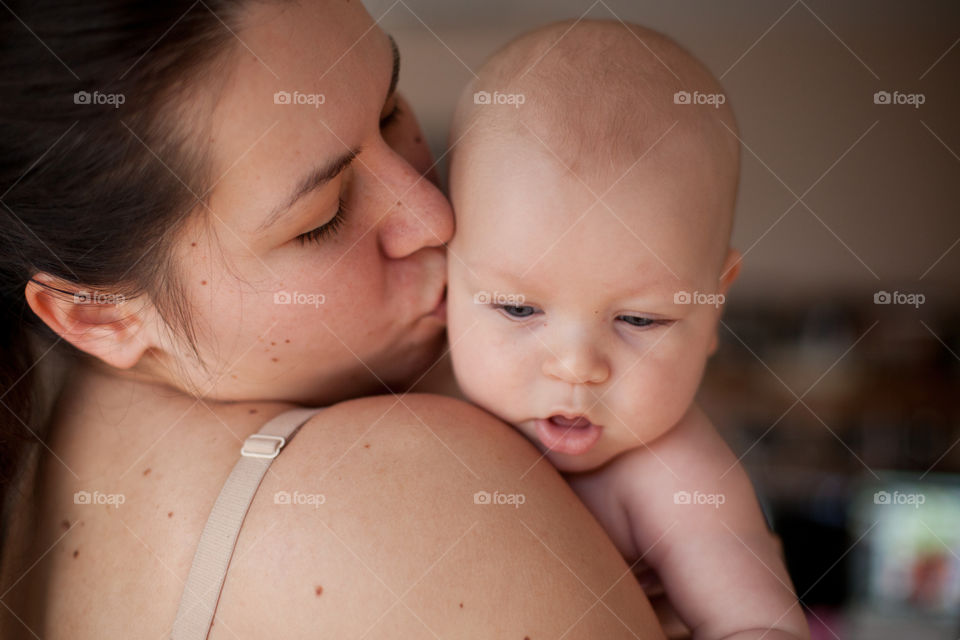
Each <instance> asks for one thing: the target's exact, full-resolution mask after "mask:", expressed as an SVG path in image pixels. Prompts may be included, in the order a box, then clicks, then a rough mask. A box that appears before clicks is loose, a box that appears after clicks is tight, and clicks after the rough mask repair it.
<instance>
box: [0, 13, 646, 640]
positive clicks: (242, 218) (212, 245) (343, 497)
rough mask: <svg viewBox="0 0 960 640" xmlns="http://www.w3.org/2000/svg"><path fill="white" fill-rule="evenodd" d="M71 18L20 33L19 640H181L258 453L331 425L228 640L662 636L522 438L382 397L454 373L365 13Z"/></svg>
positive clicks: (283, 511)
mask: <svg viewBox="0 0 960 640" xmlns="http://www.w3.org/2000/svg"><path fill="white" fill-rule="evenodd" d="M64 4H65V6H55V3H53V2H44V3H24V4H23V6H11V10H10V11H8V14H7V15H6V16H5V17H4V18H3V23H2V33H0V42H2V45H0V46H2V47H3V53H2V55H0V68H2V82H3V87H4V88H3V92H4V94H3V100H2V106H0V110H2V111H0V127H2V131H0V140H2V142H0V144H2V145H3V151H2V153H0V163H2V164H0V167H2V169H0V179H2V182H0V191H2V192H3V196H2V202H3V209H2V211H3V218H2V220H3V222H2V224H3V228H2V233H0V236H2V237H0V242H2V251H0V255H2V263H0V280H2V296H3V301H2V305H0V306H2V307H3V327H2V331H0V335H2V339H3V347H2V348H3V372H2V374H0V375H2V379H3V394H4V395H3V397H2V402H3V404H4V406H5V407H6V409H4V410H3V411H4V417H3V425H4V426H3V429H4V431H3V437H2V451H0V456H2V457H0V467H2V470H3V473H4V484H3V487H4V493H5V495H4V498H5V504H6V509H5V518H4V528H5V536H4V544H3V555H2V561H3V565H2V583H0V590H2V598H0V602H2V604H3V605H4V607H3V608H2V609H0V613H2V615H3V617H2V619H0V620H2V625H3V626H2V629H0V635H2V637H4V638H14V637H44V638H58V637H64V636H67V635H69V636H70V637H71V638H87V637H90V638H104V637H107V638H112V637H147V638H149V637H156V638H160V637H164V636H165V635H168V634H169V633H170V629H171V627H172V624H173V620H174V617H175V615H176V613H177V606H178V603H179V602H180V599H181V596H182V595H183V592H184V582H185V580H186V579H187V576H188V573H189V571H190V567H191V563H192V561H193V557H194V552H195V551H196V549H197V545H198V540H199V539H200V537H201V532H202V530H203V528H204V523H205V522H206V521H207V517H208V515H209V514H210V512H211V507H212V506H213V504H214V501H215V499H216V497H217V495H218V493H219V492H220V490H221V488H222V486H223V485H224V482H225V480H226V478H227V476H228V474H229V473H230V470H231V468H232V467H233V465H234V464H235V463H236V461H237V459H238V457H239V451H240V448H241V444H242V443H243V442H244V440H245V439H246V438H247V437H248V436H249V435H251V434H254V433H256V432H257V431H258V429H260V428H261V426H262V425H263V424H264V423H265V422H267V421H268V420H270V419H271V418H273V417H275V416H277V415H279V414H282V413H284V412H286V411H287V410H289V409H291V408H292V407H294V406H296V405H306V406H316V407H321V406H328V408H326V409H323V410H321V411H320V412H319V413H317V414H316V415H315V416H314V417H313V418H311V419H310V420H309V421H307V422H306V424H305V425H304V426H303V427H302V428H301V429H300V431H299V433H298V435H296V438H295V439H292V440H291V441H290V442H289V444H287V446H286V447H285V448H284V449H283V452H282V454H281V455H279V456H278V457H277V458H276V459H275V460H274V461H273V463H272V466H271V467H270V470H269V472H268V473H267V475H266V476H265V477H264V479H263V482H262V484H261V485H260V487H259V490H258V491H257V493H256V495H255V497H254V499H253V503H252V505H251V506H250V509H249V511H248V512H247V514H246V519H245V520H244V522H243V526H242V529H241V530H240V532H239V538H238V540H237V542H236V548H235V549H234V550H233V554H232V558H231V560H230V564H229V572H228V573H227V575H226V579H225V582H224V584H223V589H222V592H221V594H220V597H219V602H218V603H217V608H216V619H215V621H214V623H213V626H212V628H211V629H210V633H209V637H211V638H235V637H281V638H296V637H316V636H317V635H318V634H322V635H323V637H360V636H361V635H364V634H368V635H369V636H371V637H385V636H388V635H389V636H390V637H401V638H409V637H422V636H429V635H431V634H432V635H436V636H440V637H443V636H448V635H457V636H458V637H484V638H489V637H510V638H523V637H525V636H529V637H531V638H539V637H546V636H552V637H560V636H561V635H564V634H566V635H565V636H564V637H570V638H577V637H582V638H596V637H642V638H658V637H662V635H661V631H660V629H659V626H658V625H657V623H656V618H655V616H654V614H653V611H652V610H651V608H650V606H649V604H648V602H647V600H646V599H645V597H644V596H643V593H642V591H641V589H640V588H639V586H638V585H637V584H636V582H635V581H634V580H633V579H632V578H631V577H630V576H628V575H626V574H628V573H629V570H628V568H627V567H626V565H625V564H624V563H623V561H622V560H621V559H620V558H619V556H618V554H617V552H616V550H615V549H614V547H613V545H612V544H611V543H610V541H609V540H608V539H606V537H605V535H604V534H603V531H602V530H601V528H600V527H599V526H598V525H597V523H596V522H595V521H594V520H593V519H592V518H591V517H590V516H589V515H588V513H587V511H586V510H585V509H584V507H583V506H582V505H581V504H580V503H579V502H578V501H577V500H576V499H575V497H574V495H573V494H572V492H571V491H570V490H569V489H568V488H567V487H566V486H565V485H564V484H563V482H562V481H561V479H560V477H559V475H558V474H557V473H556V472H555V471H554V470H553V469H552V468H550V467H549V466H548V465H545V464H542V463H540V464H537V461H538V458H539V456H538V455H537V452H536V451H535V450H534V449H533V447H531V446H529V445H526V444H524V441H523V440H522V438H521V437H520V436H519V435H517V434H516V433H514V432H513V431H512V430H510V429H509V428H507V427H506V426H505V425H503V424H502V423H500V422H498V421H495V420H494V419H492V418H491V417H489V416H488V415H486V414H484V413H482V412H480V411H478V410H476V409H474V408H472V407H470V406H468V405H466V404H463V403H460V402H458V401H455V400H452V399H447V398H442V397H439V396H423V395H411V396H404V397H397V396H381V397H366V398H364V397H363V396H367V395H369V394H374V393H382V392H384V391H386V390H393V389H396V390H402V389H404V388H407V387H408V386H410V385H411V384H412V383H414V382H415V381H416V380H417V379H418V378H419V377H420V376H421V375H422V374H423V373H424V372H426V371H427V369H428V368H429V366H430V363H431V362H433V361H435V360H436V358H437V356H438V355H439V353H440V351H441V348H442V343H443V327H444V317H443V302H442V301H443V292H444V259H445V258H444V251H443V244H444V243H445V242H446V241H447V240H448V239H449V238H450V236H451V234H452V232H453V220H452V215H451V212H450V209H449V207H448V204H447V202H446V201H445V199H444V197H443V196H442V195H441V193H440V192H439V191H438V190H437V189H436V187H435V186H434V185H433V184H431V183H430V181H429V180H425V179H423V177H422V176H423V175H424V174H428V172H429V169H430V166H431V158H430V154H429V152H428V150H427V147H426V146H425V144H424V142H423V140H422V138H421V135H420V132H419V130H418V127H417V125H416V123H415V121H414V119H413V118H412V115H411V114H410V112H409V108H408V106H407V104H406V103H405V102H404V101H403V99H402V98H401V97H399V96H398V95H397V94H396V93H395V92H394V86H395V82H396V74H397V61H396V59H395V55H396V52H395V47H393V46H392V41H391V40H390V39H389V38H388V37H387V36H386V35H385V34H384V33H383V32H382V31H381V30H379V29H378V28H377V26H376V24H375V23H374V22H373V20H372V19H371V17H370V16H369V15H368V14H367V13H366V12H365V10H364V9H363V7H362V6H361V4H360V2H350V1H349V0H347V1H346V2H320V1H317V2H304V3H302V4H294V3H286V2H246V3H238V2H212V1H209V2H204V3H199V4H193V5H191V4H189V3H147V2H143V3H133V2H121V1H119V0H114V1H107V0H100V1H87V2H83V3H76V6H69V5H67V3H64ZM28 5H29V6H28ZM27 307H29V309H27ZM34 362H37V364H35V365H34ZM351 398H354V399H353V400H350V401H346V402H344V400H348V399H351ZM336 403H339V404H336ZM330 405H332V406H330ZM40 425H45V426H44V427H43V428H40ZM478 491H487V492H490V493H493V492H494V491H498V492H500V493H501V494H508V495H510V496H514V499H513V503H514V504H513V505H510V506H505V505H493V504H486V505H484V504H479V505H478V504H475V500H474V494H475V493H476V492H478ZM516 495H522V496H523V504H522V506H520V505H516V503H517V502H519V499H517V498H516V497H515V496H516ZM283 496H285V498H282V497H283ZM291 496H292V499H291ZM559 523H564V526H563V527H560V526H558V525H559Z"/></svg>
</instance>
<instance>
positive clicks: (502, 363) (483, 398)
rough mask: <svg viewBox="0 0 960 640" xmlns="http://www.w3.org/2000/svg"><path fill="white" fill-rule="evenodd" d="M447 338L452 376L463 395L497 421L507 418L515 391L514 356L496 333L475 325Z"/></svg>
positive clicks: (480, 325)
mask: <svg viewBox="0 0 960 640" xmlns="http://www.w3.org/2000/svg"><path fill="white" fill-rule="evenodd" d="M459 338H460V340H459V342H457V343H456V344H455V345H454V344H453V340H454V339H455V337H454V336H453V335H452V334H451V336H450V339H451V345H452V347H451V354H452V357H453V367H454V373H455V374H456V376H457V382H458V383H459V385H460V388H461V389H462V390H463V392H464V394H466V396H467V397H468V398H469V399H470V400H471V401H473V402H475V403H476V404H478V405H480V406H482V407H483V408H485V409H486V410H487V411H490V412H491V413H494V414H496V415H498V416H500V417H501V418H504V419H509V418H510V416H511V413H512V411H511V406H510V405H511V404H512V402H511V395H512V394H513V393H514V392H515V390H516V387H517V380H516V378H517V374H518V369H517V367H516V354H515V353H514V350H512V349H511V348H510V345H509V344H508V343H507V342H506V341H505V340H503V338H502V336H500V335H498V333H497V332H496V331H493V330H491V329H490V328H489V327H487V326H485V325H484V323H483V322H479V323H476V324H474V325H473V326H472V328H470V329H469V330H465V331H464V333H463V334H461V335H460V336H459Z"/></svg>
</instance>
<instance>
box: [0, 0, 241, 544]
mask: <svg viewBox="0 0 960 640" xmlns="http://www.w3.org/2000/svg"><path fill="white" fill-rule="evenodd" d="M242 4H245V3H242V2H239V1H234V2H224V1H216V0H206V1H205V2H201V3H190V2H185V1H183V2H179V1H175V0H168V1H164V2H156V1H152V0H141V1H129V0H127V1H124V0H83V1H81V2H77V1H72V2H65V1H56V0H30V1H26V2H10V3H9V10H3V11H0V505H2V506H3V519H2V530H0V543H2V539H3V534H4V533H5V531H6V527H7V523H8V520H9V518H8V517H7V516H8V515H9V514H8V513H7V505H8V502H10V500H9V499H8V498H9V495H8V494H9V493H10V487H11V485H12V484H13V483H14V482H15V481H16V479H17V477H18V475H19V474H20V473H21V472H22V470H23V467H24V463H25V460H26V459H27V458H28V456H29V455H30V454H31V451H32V450H35V449H36V447H37V445H38V444H39V442H40V441H41V440H42V439H43V438H44V433H45V425H44V424H42V422H43V419H42V416H43V415H44V413H45V411H44V408H43V407H41V406H38V404H39V403H38V397H39V396H38V393H37V384H38V380H37V377H36V372H37V369H36V368H35V364H36V363H37V359H38V357H40V356H41V353H42V352H41V351H40V350H39V349H37V348H35V345H37V344H43V343H44V342H45V341H46V342H47V343H49V344H53V343H54V342H56V341H57V336H55V335H54V334H53V331H51V330H50V329H49V328H48V327H47V326H46V325H45V324H44V323H43V322H42V321H40V320H39V318H37V317H36V316H35V315H34V314H33V312H32V311H31V310H30V309H29V307H28V306H27V305H26V301H25V296H24V289H25V287H26V285H27V282H28V281H29V280H30V279H31V278H32V277H33V276H35V275H36V274H37V273H38V272H45V273H47V274H50V275H52V276H54V277H56V278H58V279H61V280H62V281H64V282H66V283H70V286H65V287H60V291H53V290H51V294H53V295H68V296H69V295H72V294H73V293H77V292H79V291H83V290H86V291H95V292H108V293H112V294H119V295H123V296H124V297H125V298H131V297H134V296H139V295H144V294H146V296H148V297H149V299H150V301H151V302H152V303H153V304H154V305H155V307H156V308H157V310H158V312H159V314H160V316H161V317H162V318H163V319H164V321H165V322H166V324H167V325H168V326H169V327H171V329H172V330H173V331H175V332H176V333H178V334H179V335H180V336H181V337H184V338H186V340H187V342H188V343H190V344H191V345H193V344H194V340H193V339H194V334H193V330H192V329H191V324H190V322H189V316H188V313H187V312H188V309H187V308H185V306H184V303H183V302H182V299H183V298H182V296H178V295H177V291H178V289H179V287H178V279H177V272H176V269H174V268H173V265H172V264H171V259H170V253H171V252H170V248H171V244H172V240H173V239H174V238H175V237H176V234H177V232H178V230H179V229H181V228H182V225H183V223H184V221H185V220H187V219H188V217H189V215H190V214H191V212H193V211H195V210H198V209H199V210H202V205H201V200H200V198H199V194H202V193H204V189H203V185H204V183H205V182H206V181H207V172H206V171H205V169H206V168H207V165H208V158H207V155H206V154H205V153H204V149H203V147H202V145H199V144H197V143H196V140H206V139H207V137H206V136H204V135H203V131H204V128H205V127H206V126H207V124H208V122H209V112H210V109H205V108H204V107H205V106H212V104H213V103H214V100H215V96H213V95H212V94H213V93H214V91H211V89H210V87H211V86H213V85H212V83H211V82H210V80H211V79H213V78H218V79H220V81H221V82H222V81H223V78H224V77H225V76H226V75H228V74H225V73H224V71H225V70H227V69H228V62H229V59H230V56H229V53H230V52H231V51H233V49H234V47H235V46H236V45H237V44H238V43H237V41H236V36H235V35H234V32H236V31H237V30H238V21H239V18H240V10H241V5H242ZM57 349H58V350H60V349H63V350H64V351H65V352H66V353H69V352H70V350H73V352H74V353H79V352H77V351H76V349H74V348H73V347H71V346H69V345H67V344H66V343H62V342H61V343H60V344H59V345H58V346H57Z"/></svg>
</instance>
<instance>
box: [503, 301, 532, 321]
mask: <svg viewBox="0 0 960 640" xmlns="http://www.w3.org/2000/svg"><path fill="white" fill-rule="evenodd" d="M494 307H495V308H497V309H500V310H501V311H503V312H504V313H505V314H507V315H508V316H510V317H511V318H529V317H530V316H532V315H533V314H535V313H536V312H537V310H536V309H535V308H534V307H531V306H530V305H528V304H522V305H512V304H498V305H494Z"/></svg>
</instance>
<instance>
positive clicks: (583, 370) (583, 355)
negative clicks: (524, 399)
mask: <svg viewBox="0 0 960 640" xmlns="http://www.w3.org/2000/svg"><path fill="white" fill-rule="evenodd" d="M543 374H544V375H546V376H547V377H550V378H554V379H556V380H559V381H560V382H565V383H568V384H601V383H603V382H605V381H606V380H607V378H609V377H610V366H609V365H608V363H607V361H606V359H605V358H604V357H603V356H602V355H601V354H600V353H598V352H597V350H595V349H593V348H591V347H589V346H587V345H572V346H568V347H566V348H564V349H561V350H556V351H554V352H553V353H549V354H548V357H547V358H546V359H545V360H544V361H543Z"/></svg>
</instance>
